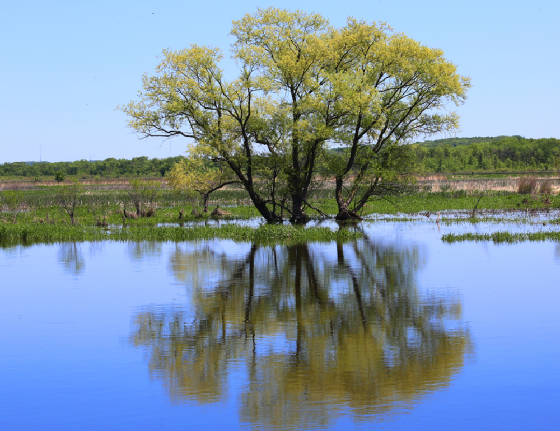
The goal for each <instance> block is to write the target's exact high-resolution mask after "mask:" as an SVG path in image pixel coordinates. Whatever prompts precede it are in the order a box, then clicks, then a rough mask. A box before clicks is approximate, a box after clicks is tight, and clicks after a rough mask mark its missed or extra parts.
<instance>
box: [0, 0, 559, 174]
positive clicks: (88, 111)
mask: <svg viewBox="0 0 560 431" xmlns="http://www.w3.org/2000/svg"><path fill="white" fill-rule="evenodd" d="M267 6H275V7H282V8H287V9H298V8H299V9H302V10H305V11H314V12H319V13H321V14H323V15H324V16H326V17H327V18H329V20H330V21H331V23H332V24H334V25H337V26H338V25H343V24H344V22H345V20H346V17H347V16H355V17H358V18H363V19H366V20H368V21H385V22H387V23H389V24H390V25H391V26H392V27H393V28H394V29H395V30H397V31H400V32H404V33H406V34H407V35H409V36H411V37H413V38H415V39H417V40H419V41H421V42H422V43H424V44H426V45H428V46H430V47H437V48H441V49H443V50H444V52H445V54H446V57H447V58H448V59H449V60H451V61H453V62H454V63H455V64H457V65H458V67H459V71H460V72H461V73H462V74H464V75H467V76H470V77H471V79H472V88H471V90H470V91H469V95H468V99H467V102H466V103H465V105H463V106H462V107H460V108H459V109H458V113H459V115H460V117H461V129H460V130H459V131H457V133H456V136H493V135H514V134H515V135H522V136H526V137H560V115H559V114H560V109H559V103H560V79H559V78H560V30H559V28H560V26H559V24H558V22H559V19H560V4H559V3H558V2H556V1H553V0H546V1H545V0H533V1H515V0H513V1H491V0H486V1H478V0H477V1H469V2H456V1H449V0H447V1H418V0H416V1H389V0H369V1H354V0H344V1H337V2H329V1H324V0H323V1H276V2H273V3H272V2H259V1H246V2H243V3H241V2H226V1H196V2H190V1H178V0H170V1H155V0H151V1H147V0H135V1H132V0H126V1H124V0H123V1H115V0H112V1H107V0H97V1H89V2H86V1H79V0H74V1H56V2H44V1H38V0H36V1H30V0H19V1H15V0H14V1H10V2H4V3H3V5H2V8H1V9H0V48H1V56H0V59H1V60H0V61H1V67H0V163H1V162H7V161H22V160H38V159H39V156H40V149H41V148H42V158H43V160H49V161H57V160H77V159H103V158H107V157H117V158H120V157H127V158H129V157H134V156H141V155H146V156H149V157H167V156H170V155H177V154H181V153H182V152H183V151H184V147H185V145H184V141H181V140H180V139H172V140H163V139H162V140H157V139H152V140H139V139H138V137H137V135H136V134H135V133H134V131H132V130H131V129H129V128H128V127H127V119H126V117H125V115H124V114H123V113H122V112H120V111H118V110H117V109H116V107H117V106H118V105H121V104H124V103H126V102H128V101H129V100H131V99H134V98H135V96H136V94H137V91H138V90H139V88H140V84H141V76H142V74H143V73H145V72H147V73H151V72H152V71H153V70H154V67H155V66H156V64H157V63H158V60H159V57H160V53H161V50H162V49H164V48H172V49H178V48H183V47H187V46H189V45H190V44H191V43H198V44H202V45H212V46H218V47H220V48H221V49H223V50H224V51H226V52H227V51H228V49H229V46H230V43H231V39H230V36H229V30H230V27H231V21H232V20H234V19H238V18H240V17H241V16H242V15H244V14H245V13H252V12H254V11H255V9H256V8H257V7H267Z"/></svg>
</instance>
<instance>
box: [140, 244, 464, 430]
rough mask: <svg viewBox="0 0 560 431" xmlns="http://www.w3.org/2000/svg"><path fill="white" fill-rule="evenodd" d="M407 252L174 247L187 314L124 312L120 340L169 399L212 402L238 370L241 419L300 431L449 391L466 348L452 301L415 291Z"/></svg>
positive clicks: (353, 247)
mask: <svg viewBox="0 0 560 431" xmlns="http://www.w3.org/2000/svg"><path fill="white" fill-rule="evenodd" d="M419 265H420V257H419V251H418V249H417V248H414V247H411V248H404V249H397V248H394V247H387V246H382V245H379V244H375V243H373V242H372V241H370V240H369V239H367V238H365V239H363V240H359V241H355V242H354V243H349V244H344V245H342V244H338V245H333V246H332V247H329V246H324V245H323V246H318V245H312V246H308V245H297V246H286V247H285V246H275V247H259V246H256V245H252V246H251V247H250V249H248V250H247V252H246V254H245V255H244V256H243V257H242V258H241V259H239V257H238V256H237V258H235V259H232V258H228V257H227V256H226V255H225V254H224V253H223V252H222V253H217V252H215V251H212V250H211V249H210V248H209V247H200V248H195V247H193V248H192V249H191V250H190V251H187V250H181V248H180V247H177V249H176V251H175V253H174V254H173V256H172V259H171V267H172V269H173V271H174V272H175V274H176V276H177V278H178V279H180V280H183V281H185V282H187V284H188V285H190V286H192V304H191V305H192V307H193V310H192V311H190V310H188V309H187V308H185V309H177V308H174V307H157V308H150V309H146V310H143V311H142V312H141V313H139V314H138V315H137V316H136V319H135V328H134V331H133V334H132V336H131V341H132V342H133V343H134V345H136V346H143V347H144V348H146V350H147V352H148V355H149V358H150V359H149V366H150V370H151V372H152V373H153V374H154V375H156V376H159V377H161V378H162V380H163V381H164V382H165V383H166V384H167V385H169V392H170V394H171V396H172V397H173V398H175V399H178V400H180V399H183V398H186V399H194V400H197V401H199V402H210V401H216V400H218V399H219V398H220V397H222V396H223V395H225V392H226V390H227V389H228V388H227V387H226V386H227V382H228V379H227V377H228V374H229V373H233V372H236V373H239V372H240V371H239V369H240V366H241V369H242V370H244V372H245V373H246V375H245V378H246V379H247V383H246V385H245V386H244V389H243V394H242V395H241V400H242V406H241V412H240V415H241V419H242V420H243V421H245V422H250V423H252V424H254V425H256V426H264V427H271V426H281V427H297V428H301V427H311V426H320V425H324V424H326V423H328V421H329V420H330V419H332V418H333V417H334V416H335V415H336V414H337V411H338V412H340V411H344V410H348V409H349V410H351V411H352V412H353V414H354V416H355V417H356V418H361V417H362V418H363V417H365V416H368V415H372V414H381V413H384V412H388V411H389V410H392V409H395V408H398V409H402V408H406V407H408V406H410V405H411V404H412V403H413V402H414V401H415V400H417V399H418V398H419V397H420V396H421V395H422V394H423V393H425V392H426V391H433V390H435V389H437V388H440V387H442V386H445V385H446V384H448V383H449V381H450V379H451V378H452V376H453V375H454V374H455V373H456V372H457V371H458V370H459V369H460V368H461V367H462V365H463V361H464V356H465V352H466V350H467V346H468V345H469V337H468V332H467V331H466V330H465V328H464V327H463V325H462V323H461V320H460V319H461V307H460V303H459V301H458V300H457V299H453V298H437V297H434V296H430V297H425V296H421V295H419V293H418V291H417V288H416V284H415V283H416V282H415V278H416V277H415V274H416V272H417V270H418V267H419Z"/></svg>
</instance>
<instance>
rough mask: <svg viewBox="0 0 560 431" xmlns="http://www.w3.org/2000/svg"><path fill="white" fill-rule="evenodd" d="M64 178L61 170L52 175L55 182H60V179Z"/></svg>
mask: <svg viewBox="0 0 560 431" xmlns="http://www.w3.org/2000/svg"><path fill="white" fill-rule="evenodd" d="M64 178H65V176H64V173H63V172H57V173H56V174H55V175H54V180H55V181H56V182H57V183H61V182H62V181H64Z"/></svg>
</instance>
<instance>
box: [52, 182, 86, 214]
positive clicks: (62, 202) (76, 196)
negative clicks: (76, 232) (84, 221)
mask: <svg viewBox="0 0 560 431" xmlns="http://www.w3.org/2000/svg"><path fill="white" fill-rule="evenodd" d="M82 192H83V188H82V186H81V185H80V183H78V182H77V181H74V182H73V183H72V185H69V186H60V187H59V190H58V191H57V194H56V202H57V204H58V205H59V206H60V207H61V208H62V209H63V210H64V211H65V212H66V214H68V217H70V223H71V224H72V225H74V224H75V215H76V208H77V207H78V205H79V204H80V197H81V195H82Z"/></svg>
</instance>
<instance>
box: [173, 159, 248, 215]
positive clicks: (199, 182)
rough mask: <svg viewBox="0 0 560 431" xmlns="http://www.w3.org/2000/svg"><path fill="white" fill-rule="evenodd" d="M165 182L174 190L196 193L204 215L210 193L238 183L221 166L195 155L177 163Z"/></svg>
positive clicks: (228, 171) (229, 172) (206, 210)
mask: <svg viewBox="0 0 560 431" xmlns="http://www.w3.org/2000/svg"><path fill="white" fill-rule="evenodd" d="M167 181H168V183H169V185H170V186H171V187H173V188H174V189H175V190H179V191H187V192H189V191H194V192H196V193H198V194H199V196H200V199H201V201H202V208H203V211H204V213H207V212H208V199H209V198H210V195H211V194H212V193H214V192H215V191H217V190H219V189H221V188H222V187H225V186H227V185H229V184H235V183H238V182H239V181H237V180H236V179H235V178H233V177H232V173H231V171H230V170H229V169H227V168H226V167H225V166H223V165H222V164H220V163H215V162H212V161H209V160H205V159H204V158H203V157H200V156H197V155H196V154H193V155H191V156H190V157H189V158H187V159H184V160H180V161H179V162H177V163H176V164H175V165H174V166H173V168H172V169H171V171H170V172H169V174H168V177H167Z"/></svg>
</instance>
